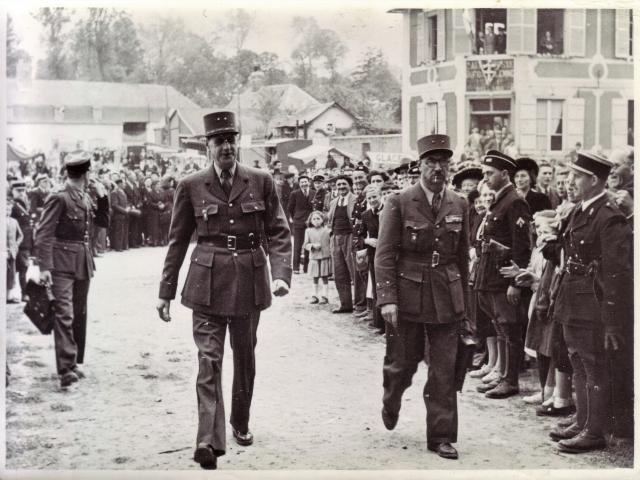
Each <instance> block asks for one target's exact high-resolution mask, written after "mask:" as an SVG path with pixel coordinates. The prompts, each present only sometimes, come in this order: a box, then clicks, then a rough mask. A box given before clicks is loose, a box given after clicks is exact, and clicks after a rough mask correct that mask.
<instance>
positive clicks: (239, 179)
mask: <svg viewBox="0 0 640 480" xmlns="http://www.w3.org/2000/svg"><path fill="white" fill-rule="evenodd" d="M248 186H249V177H248V175H247V171H246V169H245V168H244V167H243V166H242V165H240V164H239V163H238V164H237V165H236V174H235V177H234V178H233V185H232V186H231V193H230V194H229V201H230V202H232V201H233V200H235V199H236V198H238V197H239V196H240V194H241V193H242V192H244V191H245V190H246V189H247V187H248ZM221 188H222V187H221Z"/></svg>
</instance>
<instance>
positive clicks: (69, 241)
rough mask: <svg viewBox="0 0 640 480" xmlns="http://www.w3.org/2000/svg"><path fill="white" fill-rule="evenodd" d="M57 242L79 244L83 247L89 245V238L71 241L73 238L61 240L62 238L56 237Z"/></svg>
mask: <svg viewBox="0 0 640 480" xmlns="http://www.w3.org/2000/svg"><path fill="white" fill-rule="evenodd" d="M56 241H57V242H58V243H78V244H81V245H86V244H88V243H89V237H88V236H87V237H85V239H84V240H78V239H75V238H74V239H71V238H60V237H56Z"/></svg>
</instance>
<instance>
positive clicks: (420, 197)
mask: <svg viewBox="0 0 640 480" xmlns="http://www.w3.org/2000/svg"><path fill="white" fill-rule="evenodd" d="M410 188H411V189H412V190H413V191H412V196H411V198H412V199H413V201H414V202H415V207H416V210H418V212H420V213H421V214H422V215H423V216H425V217H427V218H428V219H429V220H431V221H432V222H433V221H434V220H435V219H434V218H433V212H432V211H431V206H430V205H429V200H428V199H427V195H426V193H424V190H423V189H422V187H421V186H420V183H419V182H418V183H416V184H415V185H413V186H412V187H410Z"/></svg>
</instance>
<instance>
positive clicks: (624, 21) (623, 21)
mask: <svg viewBox="0 0 640 480" xmlns="http://www.w3.org/2000/svg"><path fill="white" fill-rule="evenodd" d="M631 12H632V10H629V9H626V8H624V9H623V8H619V9H617V10H616V57H618V58H628V57H629V33H630V32H629V20H630V17H629V15H631Z"/></svg>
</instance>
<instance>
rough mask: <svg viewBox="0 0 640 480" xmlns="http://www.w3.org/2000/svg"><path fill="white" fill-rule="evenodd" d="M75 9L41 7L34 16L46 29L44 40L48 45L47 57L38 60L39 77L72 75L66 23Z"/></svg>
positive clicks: (67, 76)
mask: <svg viewBox="0 0 640 480" xmlns="http://www.w3.org/2000/svg"><path fill="white" fill-rule="evenodd" d="M72 13H73V10H69V9H66V8H61V7H56V8H49V7H46V8H41V9H39V10H38V11H37V12H36V13H35V14H33V17H34V18H35V19H36V20H38V21H39V22H40V24H41V25H42V27H43V29H44V34H43V36H44V41H45V43H46V45H47V47H46V52H47V55H46V57H45V58H44V59H43V60H41V61H40V62H38V70H37V77H38V78H45V79H51V80H63V79H67V78H70V76H71V75H72V72H71V66H70V65H69V59H68V58H67V53H66V51H65V50H66V48H67V46H66V43H67V35H66V33H65V31H64V30H65V28H66V25H67V24H68V23H69V22H70V21H71V14H72Z"/></svg>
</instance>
